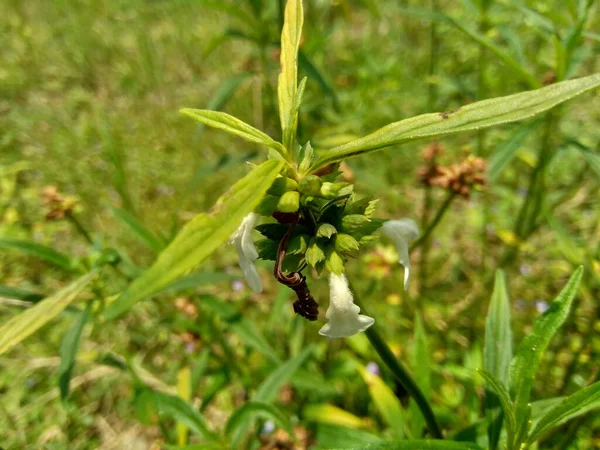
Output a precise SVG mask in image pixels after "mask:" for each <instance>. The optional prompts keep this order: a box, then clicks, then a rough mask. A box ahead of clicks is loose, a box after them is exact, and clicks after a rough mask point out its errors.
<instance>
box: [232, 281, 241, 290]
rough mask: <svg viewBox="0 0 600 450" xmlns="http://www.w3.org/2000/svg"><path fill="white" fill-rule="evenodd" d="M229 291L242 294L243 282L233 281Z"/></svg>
mask: <svg viewBox="0 0 600 450" xmlns="http://www.w3.org/2000/svg"><path fill="white" fill-rule="evenodd" d="M231 289H233V290H234V291H235V292H242V291H243V290H244V282H243V281H242V280H235V281H234V282H233V283H231Z"/></svg>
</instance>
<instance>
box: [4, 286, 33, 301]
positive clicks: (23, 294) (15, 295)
mask: <svg viewBox="0 0 600 450" xmlns="http://www.w3.org/2000/svg"><path fill="white" fill-rule="evenodd" d="M0 297H1V298H8V299H13V300H22V301H25V302H32V303H37V302H39V301H40V300H41V299H43V298H44V295H43V294H40V293H39V292H32V291H27V290H25V289H20V288H15V287H11V286H2V285H0Z"/></svg>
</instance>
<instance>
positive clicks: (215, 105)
mask: <svg viewBox="0 0 600 450" xmlns="http://www.w3.org/2000/svg"><path fill="white" fill-rule="evenodd" d="M251 75H252V74H251V73H249V72H243V73H239V74H237V75H234V76H232V77H230V78H227V79H226V80H225V81H223V82H222V83H221V84H220V85H219V87H218V88H217V90H216V91H215V93H214V94H213V96H212V97H211V98H210V100H209V101H208V103H207V104H206V109H208V110H211V111H220V110H221V109H223V107H224V106H225V105H226V104H227V102H229V100H231V97H233V94H234V93H235V91H236V90H237V88H238V87H239V86H240V84H242V82H243V81H244V80H246V79H247V78H248V77H250V76H251ZM204 126H205V124H204V123H200V124H199V125H198V128H196V134H195V136H194V140H196V141H198V140H199V139H200V136H202V133H203V132H204Z"/></svg>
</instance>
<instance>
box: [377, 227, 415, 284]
mask: <svg viewBox="0 0 600 450" xmlns="http://www.w3.org/2000/svg"><path fill="white" fill-rule="evenodd" d="M381 232H382V233H383V234H384V235H385V236H387V237H388V238H390V239H391V240H392V241H394V244H395V245H396V251H397V252H398V262H399V263H400V264H402V265H403V266H404V290H406V289H408V279H409V277H410V258H409V255H408V250H409V247H408V244H409V242H410V241H411V240H413V239H416V238H417V237H418V236H419V227H418V226H417V224H416V223H415V221H414V220H412V219H400V220H388V221H387V222H386V223H384V224H383V225H382V226H381Z"/></svg>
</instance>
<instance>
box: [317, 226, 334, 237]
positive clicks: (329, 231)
mask: <svg viewBox="0 0 600 450" xmlns="http://www.w3.org/2000/svg"><path fill="white" fill-rule="evenodd" d="M335 233H337V230H336V229H335V227H334V226H333V225H331V224H330V223H322V224H321V225H320V226H319V228H318V229H317V237H322V238H330V237H331V236H333V235H334V234H335Z"/></svg>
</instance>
